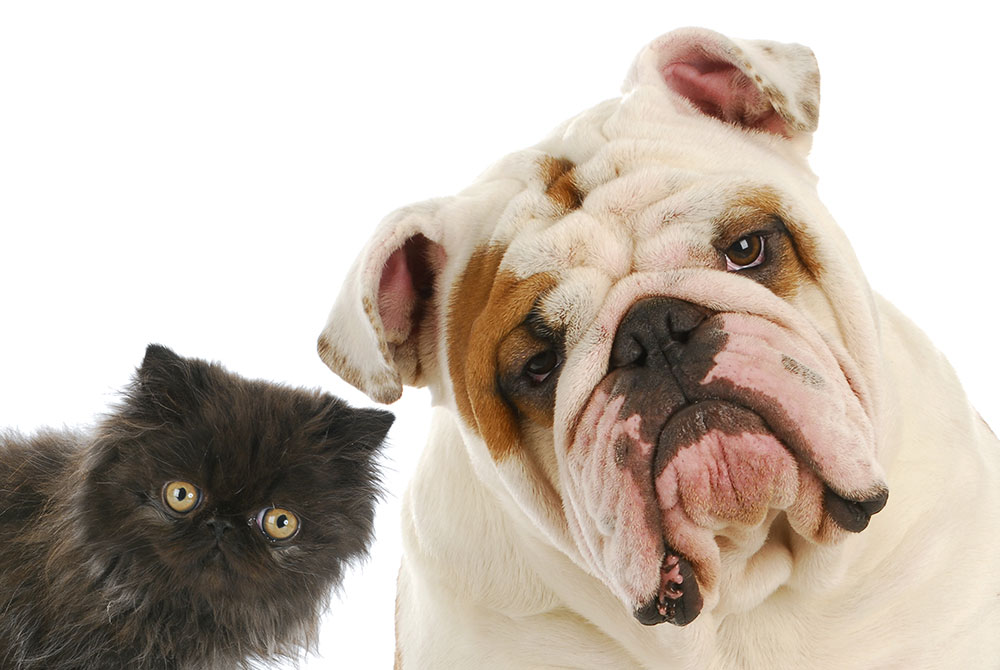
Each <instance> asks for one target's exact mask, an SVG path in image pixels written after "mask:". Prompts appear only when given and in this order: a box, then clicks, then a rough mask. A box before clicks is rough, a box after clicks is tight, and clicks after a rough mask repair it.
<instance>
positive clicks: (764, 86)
mask: <svg viewBox="0 0 1000 670" xmlns="http://www.w3.org/2000/svg"><path fill="white" fill-rule="evenodd" d="M818 110H819V74H818V71H817V67H816V62H815V59H814V57H813V55H812V52H811V51H810V50H809V49H807V48H805V47H803V46H800V45H797V44H779V43H774V42H766V41H745V40H737V39H729V38H726V37H724V36H722V35H719V34H717V33H714V32H710V31H707V30H702V29H684V30H678V31H675V32H672V33H669V34H667V35H665V36H663V37H660V38H659V39H657V40H655V41H653V42H652V43H651V44H649V45H648V46H646V47H645V48H644V49H643V50H642V51H641V52H640V53H639V55H638V57H637V59H636V60H635V63H634V65H633V66H632V68H631V70H630V72H629V73H628V76H627V78H626V82H625V85H624V87H623V95H622V96H621V97H619V98H616V99H613V100H609V101H607V102H604V103H601V104H599V105H597V106H596V107H593V108H592V109H590V110H587V111H585V112H583V113H582V114H580V115H578V116H576V117H575V118H573V119H571V120H569V121H568V122H566V123H564V124H563V125H561V126H559V127H558V128H557V129H556V130H555V132H554V133H553V134H552V135H551V136H550V137H549V138H548V139H545V140H544V141H542V142H541V143H539V144H537V145H536V146H534V147H533V148H530V149H526V150H523V151H518V152H516V153H513V154H511V155H509V156H507V157H506V158H504V159H502V160H500V161H499V162H498V163H497V164H496V165H494V166H493V167H492V168H491V169H489V170H488V171H487V172H486V173H485V174H483V175H482V176H481V177H480V178H479V179H478V180H477V181H476V182H475V183H474V184H473V185H472V186H470V187H469V188H468V189H466V190H464V191H462V192H461V193H459V194H458V195H455V196H453V197H447V198H441V199H437V200H431V201H428V202H424V203H420V204H416V205H413V206H409V207H405V208H403V209H401V210H399V211H397V212H395V213H393V214H391V215H389V216H388V217H387V218H386V219H385V220H384V221H383V222H382V223H381V225H380V226H379V227H378V229H377V231H376V232H375V234H374V237H373V239H372V240H371V242H370V243H369V244H368V245H367V247H366V248H365V249H364V250H363V251H362V253H361V255H360V257H359V258H358V260H357V262H356V264H355V266H354V268H353V270H352V272H351V273H350V274H349V278H348V279H347V281H346V284H345V285H344V287H343V289H342V291H341V293H340V295H339V297H338V298H337V300H336V302H335V304H334V306H333V309H332V312H331V314H330V317H329V322H328V323H327V325H326V327H325V329H324V330H323V332H322V334H321V336H320V338H319V345H318V347H319V354H320V356H321V358H322V359H323V361H325V362H326V364H327V365H328V366H329V367H330V368H332V369H333V371H335V372H336V373H337V374H339V375H340V376H342V377H343V378H344V379H345V380H347V381H348V382H350V383H352V384H354V385H355V386H357V387H358V388H359V389H361V390H362V391H364V392H366V393H367V394H368V395H369V396H370V397H371V398H373V399H374V400H376V401H379V402H382V403H391V402H393V401H394V400H396V399H397V398H398V397H399V396H400V394H401V392H402V386H403V385H404V384H407V385H413V386H426V387H428V388H429V389H430V391H431V397H432V399H433V406H434V409H433V412H434V418H433V424H432V426H433V427H432V432H431V435H430V438H429V440H428V442H427V445H426V447H425V451H424V452H423V455H422V458H421V463H420V465H419V468H418V471H417V472H416V474H415V476H414V478H413V481H412V483H411V484H410V487H409V490H408V492H407V494H406V496H405V499H404V513H403V524H402V526H403V545H404V556H403V561H402V566H401V569H400V573H399V579H398V591H397V601H396V643H397V649H396V659H397V660H396V667H401V668H471V667H475V668H529V667H532V668H533V667H561V668H637V667H643V668H698V669H710V668H795V669H801V668H845V667H846V668H888V667H900V668H937V667H947V668H956V667H961V668H986V667H991V668H996V667H998V666H1000V559H998V557H997V554H998V551H1000V444H998V440H997V438H996V437H995V436H994V434H993V433H992V432H991V431H990V429H989V428H988V427H987V425H986V424H985V423H984V421H983V420H982V419H981V418H980V417H979V416H978V415H977V414H976V412H975V411H974V410H973V409H972V408H971V407H970V405H969V403H968V401H967V400H966V398H965V396H964V394H963V391H962V389H961V387H960V385H959V382H958V381H957V379H956V376H955V374H954V373H953V371H952V370H951V368H950V367H949V365H948V364H947V362H946V361H945V359H944V358H943V357H942V355H941V354H939V353H938V352H937V351H936V350H935V349H934V348H933V346H932V345H931V344H930V343H929V342H928V340H927V339H926V338H925V336H924V335H923V334H921V333H920V332H919V331H918V329H917V328H916V327H915V326H914V325H913V324H912V323H911V322H909V321H907V319H906V318H905V317H904V316H902V315H901V314H900V313H899V312H897V311H896V310H895V309H894V308H893V307H892V306H890V305H889V304H888V303H887V302H886V301H885V300H883V299H882V298H880V297H879V296H878V295H876V294H875V293H873V292H872V290H871V289H870V288H869V286H868V284H867V283H866V281H865V278H864V275H863V273H862V271H861V268H860V267H859V265H858V262H857V259H856V257H855V256H854V254H853V252H852V250H851V247H850V246H849V244H848V241H847V240H846V239H845V236H844V235H843V233H842V232H841V231H840V229H839V228H838V227H837V225H836V224H835V223H834V221H833V220H832V219H831V216H830V215H829V213H828V212H827V211H826V209H825V208H824V207H823V205H822V204H821V203H820V201H819V199H818V197H817V194H816V178H815V176H814V174H813V173H812V172H811V170H810V168H809V166H808V164H807V153H808V150H809V147H810V143H811V134H812V132H813V131H814V130H815V129H816V126H817V120H818Z"/></svg>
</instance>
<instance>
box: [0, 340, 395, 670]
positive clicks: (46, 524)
mask: <svg viewBox="0 0 1000 670" xmlns="http://www.w3.org/2000/svg"><path fill="white" fill-rule="evenodd" d="M392 421H393V416H392V415H391V414H389V413H388V412H383V411H381V410H375V409H353V408H351V407H348V406H347V405H346V404H345V403H343V402H342V401H341V400H338V399H337V398H335V397H333V396H331V395H327V394H322V393H319V392H310V391H302V390H296V389H290V388H285V387H281V386H276V385H273V384H269V383H266V382H261V381H250V380H246V379H243V378H241V377H238V376H236V375H234V374H231V373H229V372H227V371H226V370H225V369H223V368H222V367H220V366H219V365H216V364H210V363H206V362H204V361H200V360H196V359H186V358H181V357H179V356H177V355H176V354H174V353H173V352H172V351H171V350H169V349H167V348H165V347H162V346H158V345H150V346H149V348H148V349H147V350H146V356H145V359H144V360H143V362H142V366H141V367H140V368H139V370H138V371H137V373H136V375H135V377H134V379H133V381H132V383H131V385H130V386H129V387H128V389H127V390H126V392H125V394H124V399H123V401H122V403H121V404H120V406H119V407H118V408H117V409H116V411H115V412H114V413H113V414H111V415H109V416H107V417H106V418H105V419H104V420H103V421H102V422H101V423H99V424H98V426H97V428H96V430H95V432H94V433H93V434H92V435H84V434H82V433H68V432H66V433H57V432H48V433H42V434H39V435H38V436H36V437H34V438H31V439H25V438H21V437H19V436H14V435H7V436H0V668H2V669H3V670H13V669H14V668H17V669H18V670H35V669H39V670H40V669H42V668H45V669H46V670H70V669H71V668H72V669H73V670H97V669H102V670H103V669H107V670H111V669H114V670H121V669H123V668H129V669H140V670H218V669H222V668H246V667H251V665H253V663H255V662H259V661H262V660H268V659H274V658H277V657H298V656H299V655H300V653H301V652H302V650H303V649H305V648H308V646H309V645H310V644H312V643H314V641H315V634H316V628H317V621H318V618H319V615H320V614H321V612H322V611H323V609H324V608H325V607H326V604H327V601H328V597H329V594H330V592H331V588H333V587H335V586H337V585H338V584H339V582H340V580H341V578H342V575H343V570H344V566H345V564H346V563H347V562H348V561H350V560H351V559H355V558H358V557H360V556H362V555H363V554H364V553H365V551H366V548H367V546H368V544H369V541H370V539H371V534H372V521H373V514H374V504H375V500H376V499H377V497H378V496H379V484H378V476H377V471H376V463H375V457H376V454H377V451H378V449H379V447H380V446H381V444H382V441H383V439H384V438H385V435H386V432H387V431H388V430H389V426H390V425H391V423H392Z"/></svg>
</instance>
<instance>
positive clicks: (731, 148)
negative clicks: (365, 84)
mask: <svg viewBox="0 0 1000 670" xmlns="http://www.w3.org/2000/svg"><path fill="white" fill-rule="evenodd" d="M643 94H646V95H655V92H650V91H645V90H641V91H637V92H636V93H635V94H633V95H632V96H627V97H626V98H624V99H621V100H618V101H612V102H610V103H605V104H604V105H599V106H598V107H596V108H594V109H593V110H590V111H589V112H586V113H584V114H582V115H581V116H579V117H577V118H576V119H573V120H572V121H570V122H569V123H567V124H566V125H565V126H564V127H563V128H562V129H561V132H558V131H557V132H556V133H555V134H554V135H553V137H551V138H550V139H549V140H547V141H546V142H543V143H542V144H540V145H538V147H536V148H534V149H531V150H528V151H524V152H519V153H517V154H514V155H512V156H509V157H507V158H506V159H505V160H503V161H501V162H500V163H499V164H498V165H497V166H496V167H495V168H494V169H493V170H492V171H491V172H490V173H487V175H484V176H485V177H486V178H487V179H486V181H487V183H489V182H490V181H495V182H499V183H501V184H502V183H504V182H505V181H517V182H520V183H522V184H523V185H524V188H523V190H522V191H521V192H520V193H518V194H517V195H516V196H514V197H513V198H510V200H509V202H507V203H506V206H505V207H504V208H503V210H502V212H500V213H499V216H498V217H497V218H496V219H495V227H494V228H493V229H492V231H490V233H489V234H488V235H486V236H485V237H486V238H487V239H489V240H490V245H491V246H494V247H500V248H504V249H506V254H505V258H504V260H503V263H502V265H501V270H509V271H511V272H512V273H514V274H515V275H517V276H519V277H522V278H523V277H526V276H530V275H531V274H535V273H537V272H560V271H563V270H569V269H572V268H582V267H589V268H593V269H595V270H598V271H601V272H603V273H605V274H607V275H608V276H609V277H611V278H612V279H615V278H620V277H622V276H624V275H625V274H627V273H628V272H629V271H630V270H631V269H633V266H634V263H635V262H636V259H638V262H640V263H641V262H642V260H643V259H644V258H648V260H651V261H661V262H662V263H663V264H664V265H665V266H667V267H669V266H672V265H677V266H680V267H682V266H683V265H684V264H686V263H690V262H698V261H700V260H703V259H699V258H692V259H685V258H684V257H683V256H676V254H682V253H683V251H684V250H685V249H689V250H690V249H696V248H698V247H704V246H705V245H706V244H709V243H711V241H712V240H713V239H715V237H716V236H717V233H718V230H717V229H718V227H719V226H721V225H725V222H726V221H731V220H732V218H733V217H734V216H737V217H738V216H751V215H753V213H754V210H763V209H767V208H775V207H781V208H788V207H789V204H788V202H787V201H791V200H793V199H794V196H795V193H794V191H796V190H797V191H802V192H805V193H809V192H814V184H815V177H814V176H813V174H812V173H811V171H809V169H808V167H807V166H806V165H805V163H804V162H800V161H794V160H790V159H789V157H788V156H787V155H785V154H784V153H783V152H782V151H781V150H780V149H781V147H782V145H780V144H777V143H776V141H775V140H774V139H773V138H771V137H768V136H766V135H764V134H757V135H754V134H748V133H745V132H741V131H738V130H735V129H731V128H728V127H726V126H720V125H719V124H712V126H711V127H710V128H708V129H706V128H705V127H703V126H704V124H703V123H702V120H701V119H697V118H694V119H690V120H685V119H684V118H679V117H677V116H676V115H673V114H671V115H669V116H664V118H662V119H660V118H657V117H658V116H663V115H664V114H663V113H661V112H659V107H658V106H654V105H652V104H650V103H649V101H644V100H642V99H641V98H642V95H643ZM637 116H638V117H639V118H636V117H637ZM777 184H781V188H780V189H779V188H777V187H776V185H777ZM470 191H472V192H471V193H470V195H473V196H475V195H478V194H479V193H477V192H476V191H477V189H476V188H475V187H474V188H473V189H470ZM496 195H497V197H498V198H501V199H502V198H509V197H510V194H509V191H505V189H503V188H500V189H499V192H498V193H497V194H496ZM678 243H681V244H678ZM666 249H671V250H672V251H671V252H669V253H670V254H675V256H668V257H665V258H660V255H661V254H663V253H665V250H666ZM678 264H679V265H678Z"/></svg>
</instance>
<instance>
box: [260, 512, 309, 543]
mask: <svg viewBox="0 0 1000 670" xmlns="http://www.w3.org/2000/svg"><path fill="white" fill-rule="evenodd" d="M257 527H258V528H260V529H261V531H262V532H263V533H264V535H266V536H267V537H268V538H270V539H272V540H287V539H289V538H290V537H292V536H293V535H295V533H297V532H298V530H299V517H297V516H295V514H293V513H292V512H289V511H288V510H287V509H284V508H282V507H265V508H264V509H262V510H261V511H260V512H258V513H257Z"/></svg>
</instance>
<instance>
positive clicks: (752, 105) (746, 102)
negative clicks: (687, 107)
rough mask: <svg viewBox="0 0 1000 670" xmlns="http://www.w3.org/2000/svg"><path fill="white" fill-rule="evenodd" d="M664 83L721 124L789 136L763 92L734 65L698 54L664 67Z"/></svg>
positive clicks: (674, 61) (662, 71)
mask: <svg viewBox="0 0 1000 670" xmlns="http://www.w3.org/2000/svg"><path fill="white" fill-rule="evenodd" d="M661 73H662V74H663V80H664V81H665V82H666V84H667V86H669V87H670V89H671V90H672V91H674V92H675V93H678V94H679V95H682V96H684V97H685V98H687V99H688V100H690V101H691V102H692V103H694V105H695V106H696V107H697V108H698V109H699V110H701V111H702V113H704V114H707V115H708V116H712V117H714V118H717V119H719V120H721V121H726V122H728V123H735V124H737V125H740V126H744V127H747V128H753V129H755V130H764V131H767V132H770V133H775V134H778V135H786V136H787V135H788V132H787V126H786V125H785V121H784V119H782V118H781V116H780V115H779V114H778V113H777V112H776V111H775V110H774V108H773V107H772V106H771V103H770V101H769V100H767V98H766V97H765V96H764V94H763V93H761V91H760V89H758V88H757V86H756V85H755V84H754V82H753V81H751V80H750V78H749V77H748V76H746V75H745V74H744V73H743V72H742V71H740V70H739V69H738V68H737V67H735V66H734V65H732V64H731V63H728V62H725V61H718V60H711V59H708V58H705V57H704V56H700V57H699V56H698V55H697V54H686V57H685V58H682V59H680V60H672V61H671V62H669V63H667V64H666V65H664V66H663V68H662V70H661Z"/></svg>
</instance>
